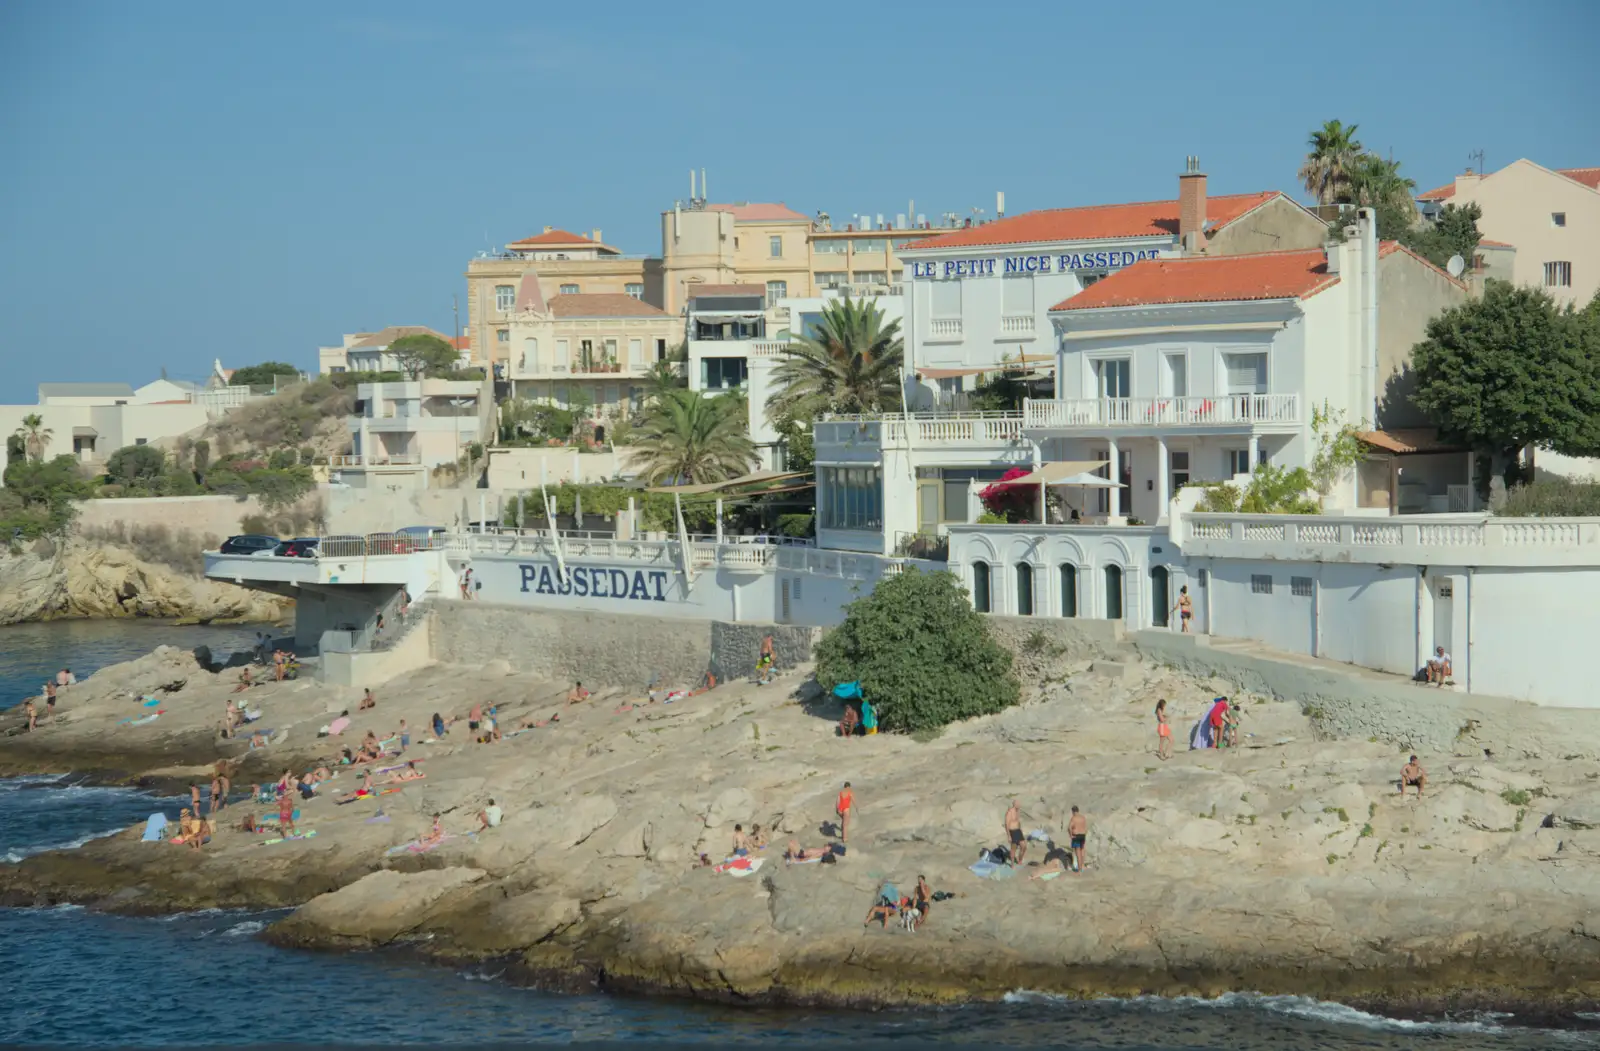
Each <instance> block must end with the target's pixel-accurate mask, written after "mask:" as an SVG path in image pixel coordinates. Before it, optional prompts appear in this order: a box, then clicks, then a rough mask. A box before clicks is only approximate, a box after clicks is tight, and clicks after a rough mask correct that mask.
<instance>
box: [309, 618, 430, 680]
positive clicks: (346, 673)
mask: <svg viewBox="0 0 1600 1051" xmlns="http://www.w3.org/2000/svg"><path fill="white" fill-rule="evenodd" d="M430 621H431V618H430ZM430 627H431V623H424V624H422V625H421V626H420V627H419V628H418V631H417V634H418V635H419V636H421V637H413V638H410V639H407V640H406V644H405V645H403V646H396V647H394V648H393V649H387V650H378V651H377V652H374V653H324V654H322V658H321V665H322V666H321V668H320V669H319V671H318V674H317V678H318V680H319V681H321V682H325V683H329V684H331V685H334V686H362V687H366V686H378V685H380V684H382V683H385V682H388V681H389V680H390V679H393V678H396V677H398V676H401V675H404V674H405V673H406V672H411V671H416V670H417V669H418V668H421V667H425V666H426V665H427V664H428V663H429V661H430V660H431V659H432V657H431V654H432V647H431V644H430V643H429V642H428V638H427V632H428V631H429V629H430Z"/></svg>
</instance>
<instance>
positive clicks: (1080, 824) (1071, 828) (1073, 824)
mask: <svg viewBox="0 0 1600 1051" xmlns="http://www.w3.org/2000/svg"><path fill="white" fill-rule="evenodd" d="M1067 835H1069V836H1071V837H1072V860H1073V861H1074V862H1076V864H1077V871H1079V872H1082V871H1083V868H1084V865H1086V864H1087V862H1086V861H1085V860H1084V857H1083V844H1084V843H1085V841H1087V840H1088V838H1089V819H1088V818H1086V817H1084V816H1083V814H1082V813H1080V812H1079V811H1078V808H1077V807H1073V808H1072V820H1071V821H1068V822H1067Z"/></svg>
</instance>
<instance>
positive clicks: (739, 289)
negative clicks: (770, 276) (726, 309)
mask: <svg viewBox="0 0 1600 1051" xmlns="http://www.w3.org/2000/svg"><path fill="white" fill-rule="evenodd" d="M766 294H767V286H765V285H705V284H698V285H697V284H691V285H690V286H689V295H690V296H691V297H693V296H763V297H764V296H766Z"/></svg>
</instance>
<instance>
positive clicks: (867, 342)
mask: <svg viewBox="0 0 1600 1051" xmlns="http://www.w3.org/2000/svg"><path fill="white" fill-rule="evenodd" d="M903 352H904V348H903V345H902V342H901V339H900V322H899V321H898V320H895V321H889V322H887V323H886V322H885V321H884V317H883V311H882V310H880V309H879V308H878V301H877V300H876V299H861V300H858V299H851V298H850V297H849V296H846V297H845V298H844V299H842V300H836V301H834V302H831V303H828V304H826V305H825V306H824V307H823V308H822V317H821V318H820V320H819V321H818V322H817V324H816V326H815V328H814V330H813V332H812V334H810V335H806V336H791V337H790V342H789V344H788V345H787V346H786V347H785V348H784V356H783V360H782V361H780V362H779V363H778V367H777V368H776V369H774V370H773V382H774V384H775V385H776V387H777V390H776V391H775V392H774V393H773V395H772V396H771V397H770V398H768V399H767V409H768V410H769V411H771V412H773V413H775V414H781V415H787V416H792V417H794V418H796V419H806V420H809V419H812V418H814V417H815V416H817V415H818V414H819V413H824V412H838V413H853V412H885V411H893V410H896V409H898V408H899V407H900V400H901V399H900V382H901V376H900V363H901V358H902V355H903Z"/></svg>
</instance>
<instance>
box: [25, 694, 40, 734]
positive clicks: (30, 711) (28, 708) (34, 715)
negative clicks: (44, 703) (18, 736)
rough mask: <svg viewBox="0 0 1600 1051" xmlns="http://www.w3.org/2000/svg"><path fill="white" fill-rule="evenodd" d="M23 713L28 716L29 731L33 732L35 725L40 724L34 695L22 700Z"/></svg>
mask: <svg viewBox="0 0 1600 1051" xmlns="http://www.w3.org/2000/svg"><path fill="white" fill-rule="evenodd" d="M22 714H23V715H26V716H27V717H28V732H29V733H33V729H34V727H35V726H37V725H38V724H39V713H38V711H37V710H35V709H34V707H33V698H32V697H29V698H28V699H27V700H25V701H23V702H22Z"/></svg>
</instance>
